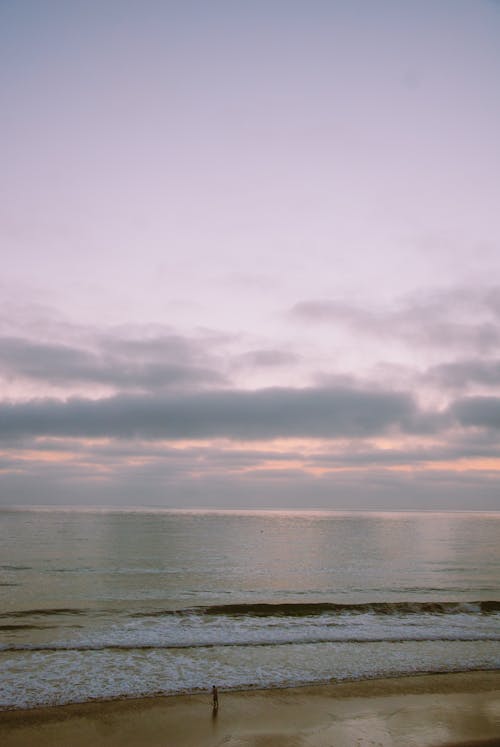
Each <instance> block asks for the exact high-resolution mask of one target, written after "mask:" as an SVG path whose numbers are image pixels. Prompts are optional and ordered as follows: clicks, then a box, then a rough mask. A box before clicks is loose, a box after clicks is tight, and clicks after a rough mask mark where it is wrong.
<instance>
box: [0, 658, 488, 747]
mask: <svg viewBox="0 0 500 747" xmlns="http://www.w3.org/2000/svg"><path fill="white" fill-rule="evenodd" d="M219 693H220V708H219V711H218V713H216V714H213V713H212V709H211V695H210V693H209V692H203V693H194V694H185V695H168V696H167V695H165V696H163V695H155V696H148V697H140V698H135V697H134V698H115V699H108V700H92V701H87V702H85V703H71V704H67V705H57V706H43V707H36V708H29V709H10V710H3V711H0V736H1V743H2V747H28V745H32V744H37V745H40V747H49V746H50V747H53V746H55V745H63V744H72V745H73V746H74V747H83V746H84V745H88V744H92V747H104V746H105V747H115V746H116V747H117V746H118V745H122V744H127V746H130V747H134V746H135V745H137V747H139V745H142V744H148V745H150V746H151V747H156V746H158V747H159V745H162V746H164V745H170V744H172V745H175V747H193V746H198V745H199V746H200V747H216V746H217V745H221V744H224V746H225V747H285V745H286V747H299V746H300V747H330V745H335V747H351V745H352V746H354V745H355V746H356V747H357V746H358V745H359V747H365V746H366V747H368V745H382V746H383V747H403V745H415V746H416V747H417V746H418V747H427V746H430V745H432V746H433V747H434V746H435V745H449V746H451V745H458V744H460V745H461V746H462V747H465V745H469V747H472V745H474V747H476V745H485V747H486V745H488V747H493V745H494V746H495V747H497V745H498V746H499V747H500V670H479V671H477V670H476V671H472V672H460V673H439V674H415V675H411V676H405V677H392V678H385V679H370V680H357V681H343V682H330V683H328V684H314V685H301V686H294V687H284V688H273V689H267V690H266V689H257V688H255V689H248V690H219Z"/></svg>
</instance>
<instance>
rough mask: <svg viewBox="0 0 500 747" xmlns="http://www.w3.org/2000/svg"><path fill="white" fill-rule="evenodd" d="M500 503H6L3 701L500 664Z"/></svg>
mask: <svg viewBox="0 0 500 747" xmlns="http://www.w3.org/2000/svg"><path fill="white" fill-rule="evenodd" d="M499 540H500V514H498V513H488V514H486V513H346V512H335V513H334V512H250V511H248V512H199V511H184V512H173V511H160V510H158V511H155V510H151V511H143V510H138V511H104V510H103V511H99V510H97V511H96V510H67V511H64V510H32V511H5V510H4V511H0V547H1V548H2V550H1V556H0V594H1V597H2V605H1V612H0V664H1V667H2V670H1V672H2V673H1V676H0V704H1V705H2V706H8V707H12V706H17V707H20V706H27V705H28V706H31V705H36V704H39V703H62V702H72V701H79V700H87V699H89V698H93V697H115V696H121V695H133V694H134V695H136V694H149V693H153V692H182V691H186V690H187V691H191V690H196V689H198V688H203V689H206V688H208V687H209V686H210V685H211V684H212V682H214V681H215V682H217V684H218V685H219V687H221V688H224V687H247V686H270V685H277V686H279V685H287V684H299V683H303V682H320V681H325V680H328V679H330V678H332V677H334V678H337V679H357V678H364V677H376V676H381V675H397V674H405V673H414V672H423V671H458V670H466V669H488V668H500V550H499V547H500V542H499Z"/></svg>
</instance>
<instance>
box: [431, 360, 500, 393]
mask: <svg viewBox="0 0 500 747" xmlns="http://www.w3.org/2000/svg"><path fill="white" fill-rule="evenodd" d="M427 376H428V378H429V379H431V380H434V381H436V382H437V383H439V384H441V385H444V386H445V387H449V388H454V389H461V388H463V387H466V386H469V385H471V384H472V385H473V384H480V385H481V386H483V387H499V386H500V359H499V358H494V359H491V360H478V359H476V358H474V359H467V360H460V361H454V362H451V363H442V364H440V365H438V366H433V367H432V368H430V369H429V371H428V372H427Z"/></svg>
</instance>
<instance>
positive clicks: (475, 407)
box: [449, 397, 500, 429]
mask: <svg viewBox="0 0 500 747" xmlns="http://www.w3.org/2000/svg"><path fill="white" fill-rule="evenodd" d="M449 412H450V414H451V415H452V416H453V417H455V418H456V419H457V420H458V422H459V423H460V424H461V425H463V426H466V427H475V428H492V429H500V397H464V398H463V399H460V400H457V401H456V402H454V403H453V404H452V405H451V407H450V408H449Z"/></svg>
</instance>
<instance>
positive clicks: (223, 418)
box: [0, 387, 434, 439]
mask: <svg viewBox="0 0 500 747" xmlns="http://www.w3.org/2000/svg"><path fill="white" fill-rule="evenodd" d="M0 423H1V425H0V435H1V436H3V437H19V436H23V435H52V436H116V437H122V438H130V437H139V438H207V437H228V438H239V439H259V438H278V437H309V436H312V437H314V436H316V437H333V438H334V437H346V436H369V435H376V434H379V433H383V432H386V431H388V430H390V429H394V428H399V429H401V430H403V431H414V430H422V429H429V428H432V427H434V423H433V416H430V415H424V414H422V413H420V412H419V410H418V408H417V406H416V404H415V402H414V401H413V399H412V397H411V396H409V395H408V394H404V393H398V392H391V391H364V390H361V389H357V388H351V389H349V388H347V387H344V388H305V389H291V388H269V389H261V390H258V391H242V390H239V391H238V390H232V391H230V390H228V391H225V390H216V391H214V390H212V391H206V392H197V393H191V394H186V393H178V394H176V395H158V396H155V397H153V396H132V395H128V396H127V395H120V396H115V397H109V398H105V399H100V400H88V399H70V400H68V401H65V402H62V401H59V400H49V399H45V400H36V401H30V402H25V403H14V404H7V403H3V404H1V405H0Z"/></svg>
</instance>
